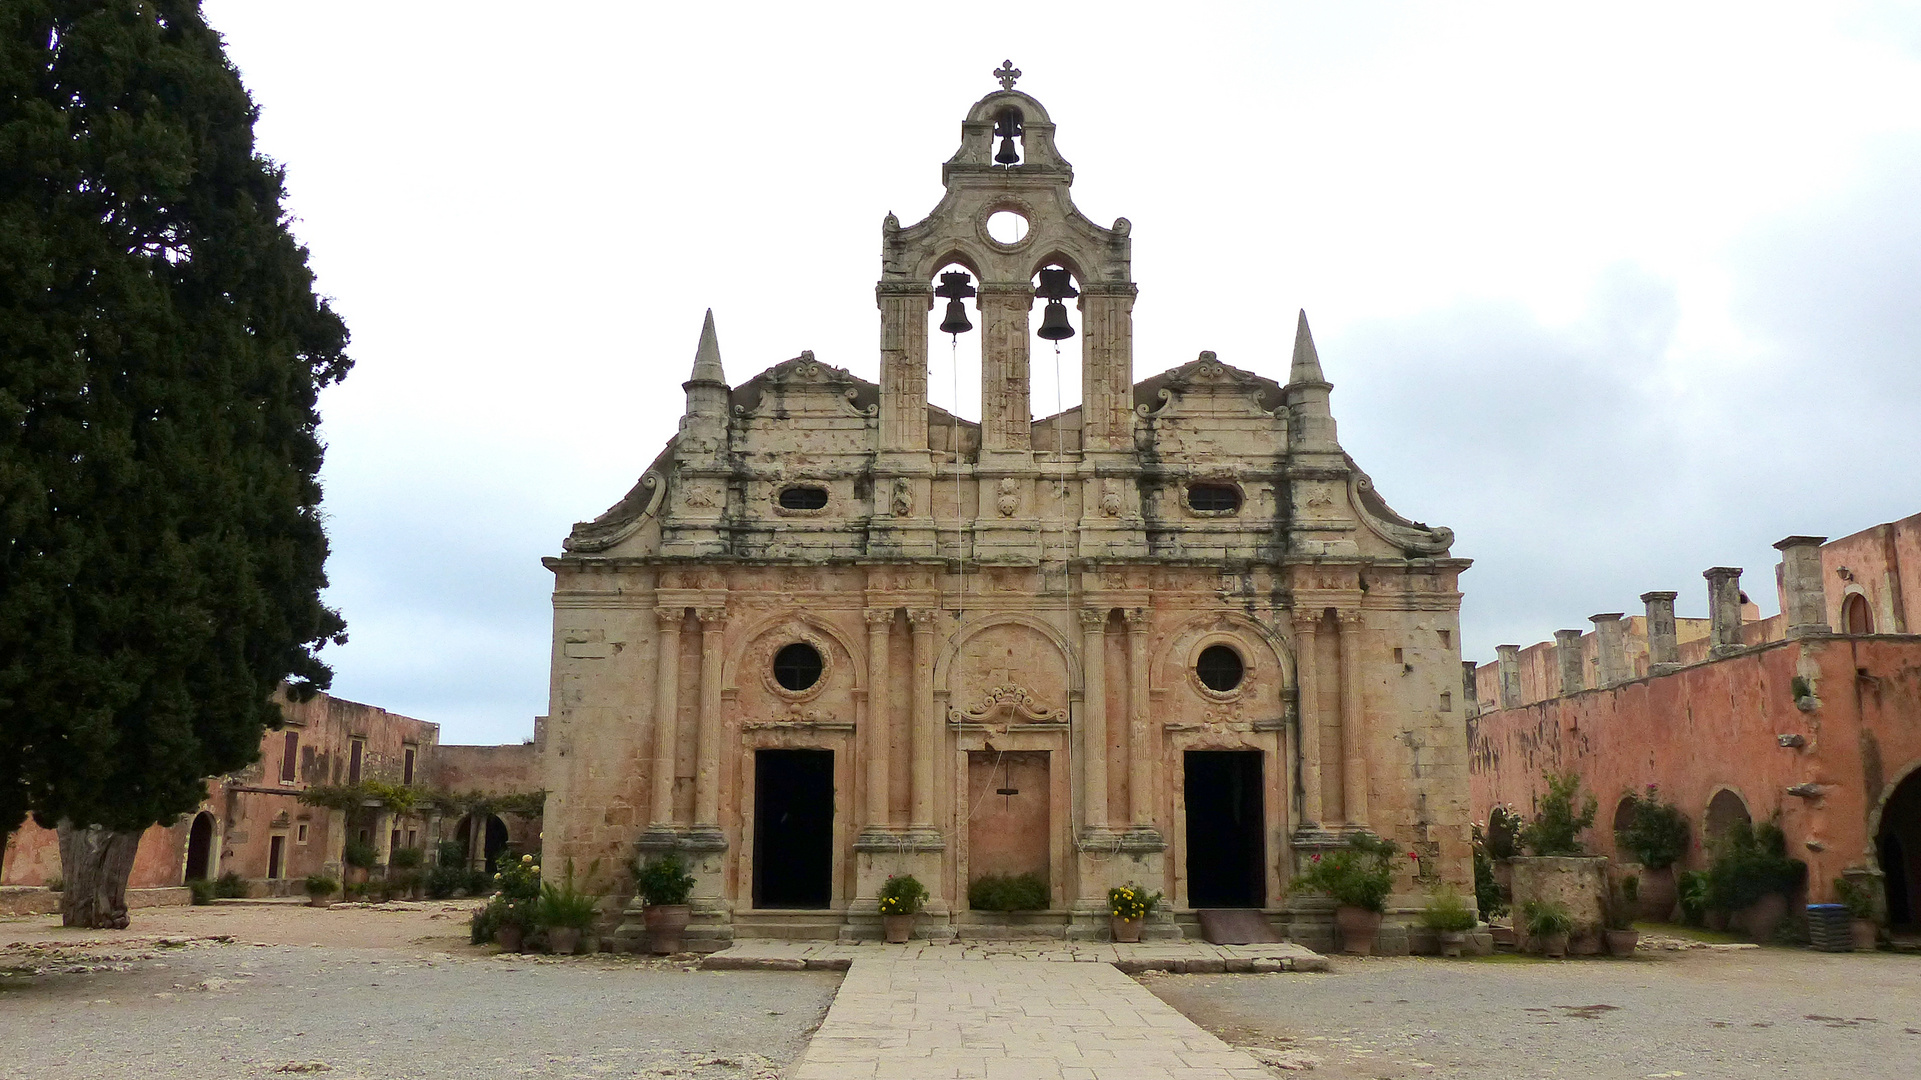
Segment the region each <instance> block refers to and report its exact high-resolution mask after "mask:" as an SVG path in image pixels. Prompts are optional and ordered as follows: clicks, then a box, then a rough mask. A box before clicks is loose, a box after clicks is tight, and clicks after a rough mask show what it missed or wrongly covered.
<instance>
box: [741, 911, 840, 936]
mask: <svg viewBox="0 0 1921 1080" xmlns="http://www.w3.org/2000/svg"><path fill="white" fill-rule="evenodd" d="M845 921H846V918H845V916H843V915H842V914H841V913H840V912H838V911H815V910H806V911H754V912H746V913H740V914H736V915H735V916H734V936H735V937H736V938H772V939H774V940H776V941H819V940H826V941H832V940H834V939H835V937H836V936H838V935H839V934H840V928H841V924H842V923H843V922H845Z"/></svg>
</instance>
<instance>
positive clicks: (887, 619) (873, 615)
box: [860, 608, 894, 630]
mask: <svg viewBox="0 0 1921 1080" xmlns="http://www.w3.org/2000/svg"><path fill="white" fill-rule="evenodd" d="M860 617H861V618H863V619H865V620H866V621H867V628H868V629H869V630H877V629H880V628H881V627H884V626H886V625H888V624H889V623H891V622H893V621H894V609H893V608H886V609H884V610H883V609H881V608H868V609H867V610H865V611H863V612H861V613H860Z"/></svg>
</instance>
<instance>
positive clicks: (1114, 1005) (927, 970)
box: [781, 943, 1273, 1080]
mask: <svg viewBox="0 0 1921 1080" xmlns="http://www.w3.org/2000/svg"><path fill="white" fill-rule="evenodd" d="M781 944H792V945H795V946H798V945H802V944H804V943H781ZM1109 947H1110V948H1113V947H1115V946H1109ZM852 948H854V949H857V950H865V951H864V954H863V955H862V957H861V958H859V959H855V960H853V962H852V965H851V967H850V968H849V969H848V972H847V977H846V979H845V980H843V981H842V983H841V986H840V993H839V994H838V995H837V996H836V997H835V999H834V1004H833V1007H832V1008H831V1009H829V1010H828V1013H827V1019H826V1020H824V1021H822V1023H821V1026H820V1030H819V1031H818V1032H816V1033H815V1035H814V1038H813V1041H812V1042H811V1043H810V1044H809V1045H808V1047H807V1051H806V1054H805V1055H804V1056H803V1057H802V1059H801V1063H800V1066H799V1068H798V1069H797V1070H796V1071H795V1072H794V1074H793V1080H868V1078H872V1080H882V1078H892V1077H903V1078H906V1077H911V1078H914V1080H925V1078H954V1080H1271V1077H1272V1076H1273V1074H1272V1073H1271V1072H1269V1071H1268V1070H1267V1068H1266V1067H1265V1066H1263V1065H1262V1064H1261V1063H1260V1062H1259V1061H1257V1060H1255V1059H1254V1058H1253V1057H1252V1056H1250V1055H1248V1054H1246V1053H1244V1052H1242V1051H1240V1050H1236V1049H1234V1048H1233V1047H1231V1046H1229V1045H1227V1044H1226V1043H1224V1042H1222V1041H1221V1040H1220V1039H1218V1038H1216V1037H1214V1036H1213V1035H1210V1034H1208V1033H1207V1032H1206V1031H1204V1030H1202V1029H1201V1028H1200V1027H1199V1026H1198V1025H1196V1024H1195V1023H1194V1022H1193V1021H1191V1020H1189V1019H1187V1018H1186V1017H1185V1016H1182V1015H1181V1014H1180V1013H1178V1012H1175V1011H1174V1009H1173V1008H1171V1007H1169V1006H1168V1005H1166V1004H1165V1003H1163V1002H1162V1001H1161V1000H1160V999H1159V998H1156V997H1155V996H1154V995H1152V994H1150V993H1148V992H1147V990H1145V989H1144V988H1142V987H1141V985H1140V984H1139V983H1136V982H1135V981H1134V980H1133V979H1130V978H1128V977H1127V976H1126V975H1124V974H1122V973H1121V972H1120V970H1119V969H1118V968H1116V967H1115V966H1114V964H1113V962H1111V961H1110V962H1108V963H1099V962H1094V958H1093V957H1089V958H1088V960H1089V962H1086V963H1074V962H1063V963H1049V962H1046V961H1045V960H1035V959H1019V958H1011V957H995V958H980V959H961V958H950V959H926V958H917V957H910V956H908V955H906V954H905V953H904V952H902V951H899V950H905V949H908V948H911V946H894V947H893V949H894V950H897V951H894V952H891V953H888V952H883V949H884V948H885V947H877V946H854V947H852ZM930 948H931V949H952V950H956V951H958V950H959V949H961V948H962V946H932V947H930ZM1056 951H1059V950H1056ZM790 959H792V958H791V957H790Z"/></svg>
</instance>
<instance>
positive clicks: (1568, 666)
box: [1554, 630, 1587, 695]
mask: <svg viewBox="0 0 1921 1080" xmlns="http://www.w3.org/2000/svg"><path fill="white" fill-rule="evenodd" d="M1554 660H1555V663H1556V664H1558V665H1559V666H1560V668H1561V693H1562V694H1563V695H1567V694H1578V693H1580V692H1581V691H1583V690H1585V689H1587V680H1586V679H1585V678H1583V677H1582V671H1581V632H1580V631H1579V630H1556V631H1555V632H1554Z"/></svg>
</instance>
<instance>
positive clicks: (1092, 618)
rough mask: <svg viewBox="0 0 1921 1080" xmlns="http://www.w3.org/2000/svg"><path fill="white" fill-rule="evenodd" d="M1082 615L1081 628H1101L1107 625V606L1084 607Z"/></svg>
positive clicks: (1081, 611)
mask: <svg viewBox="0 0 1921 1080" xmlns="http://www.w3.org/2000/svg"><path fill="white" fill-rule="evenodd" d="M1080 617H1081V628H1082V629H1084V630H1099V629H1100V628H1101V627H1103V626H1106V625H1107V609H1106V608H1082V609H1081V610H1080Z"/></svg>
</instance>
